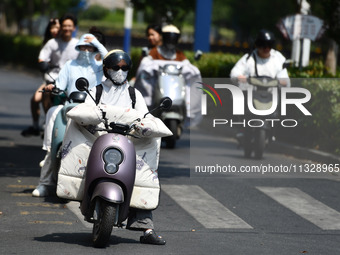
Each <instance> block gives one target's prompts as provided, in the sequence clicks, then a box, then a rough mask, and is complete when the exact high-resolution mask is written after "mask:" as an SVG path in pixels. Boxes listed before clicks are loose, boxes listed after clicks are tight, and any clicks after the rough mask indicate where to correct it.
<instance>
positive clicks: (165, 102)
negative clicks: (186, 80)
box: [159, 97, 172, 110]
mask: <svg viewBox="0 0 340 255" xmlns="http://www.w3.org/2000/svg"><path fill="white" fill-rule="evenodd" d="M171 106H172V100H171V98H170V97H163V98H162V100H161V104H160V105H159V107H160V108H161V109H162V110H169V109H170V108H171Z"/></svg>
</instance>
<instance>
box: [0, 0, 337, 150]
mask: <svg viewBox="0 0 340 255" xmlns="http://www.w3.org/2000/svg"><path fill="white" fill-rule="evenodd" d="M199 5H200V8H198V6H199ZM127 8H130V10H132V14H133V15H132V16H131V22H130V23H131V26H130V27H129V30H130V31H129V38H128V39H129V46H131V48H129V53H130V55H131V57H132V59H133V62H134V65H133V66H134V69H133V70H132V71H131V72H130V73H129V75H130V76H132V77H133V76H134V75H135V71H136V68H137V67H138V64H139V61H140V59H141V55H142V47H146V46H147V44H148V42H147V39H146V35H145V29H146V27H147V25H148V24H154V23H157V24H162V25H164V24H169V23H172V24H175V25H176V26H177V27H178V28H179V29H180V30H181V33H182V34H181V38H180V44H179V48H180V49H182V50H184V51H185V54H186V56H187V57H188V59H189V60H190V61H191V63H192V64H194V65H196V66H197V67H198V68H199V70H200V72H201V75H202V77H204V78H218V77H229V74H230V70H231V68H232V67H233V66H234V65H235V63H236V61H237V60H239V58H240V57H241V56H242V55H243V54H244V53H247V52H250V51H251V50H252V49H253V42H254V39H255V36H256V34H257V32H258V31H259V30H260V29H262V28H267V29H269V30H271V31H273V32H274V34H275V37H276V45H275V48H276V49H277V50H280V51H281V52H282V54H283V55H284V56H285V57H286V58H287V59H288V60H290V63H291V64H290V66H289V67H288V71H289V76H290V77H291V78H338V77H340V69H339V67H338V61H337V59H338V56H339V52H338V44H339V42H340V36H339V34H340V0H322V1H320V0H308V1H305V0H288V1H281V0H261V1H252V0H243V1H238V0H186V1H182V0H166V1H152V0H133V1H124V0H63V1H59V0H16V1H13V0H1V1H0V47H1V49H2V51H1V54H0V65H2V66H6V67H8V66H10V67H15V68H17V67H25V68H30V69H31V70H35V71H36V72H37V73H38V69H37V57H38V54H39V51H40V49H41V46H42V40H43V33H44V30H45V28H46V25H47V23H48V20H49V19H50V18H54V17H60V16H62V15H63V14H64V13H68V12H70V13H73V14H75V15H76V16H77V17H78V26H77V32H76V34H75V36H77V37H79V36H80V35H81V34H83V33H85V32H87V31H88V30H89V28H90V27H91V26H96V27H97V28H99V29H100V30H101V31H103V33H104V34H105V35H106V41H107V43H106V47H107V49H108V50H111V49H114V48H121V49H123V48H124V45H125V43H126V40H127V38H126V35H127V32H126V31H127V30H126V18H127V17H126V15H125V13H126V10H127ZM130 13H131V12H130ZM298 15H303V16H304V17H308V19H306V22H305V23H303V22H300V23H299V24H300V27H299V29H300V30H299V31H300V33H298V32H297V30H296V27H294V26H295V25H294V22H293V23H292V22H291V23H289V21H290V18H293V19H294V18H295V17H297V16H298ZM313 21H315V22H317V23H312V22H313ZM128 23H129V22H128ZM198 24H203V25H204V26H200V25H198ZM295 24H297V23H296V22H295ZM315 24H319V27H318V28H317V29H316V27H315ZM307 28H310V29H311V32H313V33H314V35H316V36H315V37H314V38H312V39H310V38H309V35H306V34H305V35H303V33H302V32H301V31H303V29H307ZM316 30H317V31H316ZM207 31H208V34H207V35H208V36H205V37H199V36H200V34H202V33H203V32H204V33H206V32H207ZM292 34H293V35H294V34H295V35H294V36H292ZM296 34H298V35H296ZM197 38H200V39H199V40H206V41H207V42H208V47H206V48H205V49H203V52H204V54H203V56H202V57H201V59H200V60H199V61H197V60H195V58H194V54H195V53H194V49H200V48H199V44H198V43H199V42H198V41H199V40H198V39H197ZM299 44H300V45H301V44H302V45H303V47H302V48H301V47H300V48H298V47H299ZM302 56H303V57H302ZM308 84H312V85H309V87H308V89H309V90H310V91H311V93H312V95H313V97H312V99H313V100H312V102H311V104H312V106H313V108H312V112H313V118H312V119H310V120H309V121H308V122H306V124H305V125H304V126H302V127H301V130H300V131H296V130H295V131H294V134H288V135H287V136H286V137H289V138H290V140H292V141H293V142H296V141H297V140H298V139H297V138H299V137H306V135H307V136H308V137H309V138H310V139H303V140H304V142H305V141H308V144H303V145H305V146H308V147H312V148H316V149H325V150H327V151H331V152H334V153H337V154H340V145H339V144H340V131H339V130H340V129H339V126H340V117H339V116H340V96H339V95H340V85H339V84H338V82H337V79H336V80H335V81H328V80H327V82H326V83H323V84H320V83H315V82H314V83H308ZM321 106H322V107H321Z"/></svg>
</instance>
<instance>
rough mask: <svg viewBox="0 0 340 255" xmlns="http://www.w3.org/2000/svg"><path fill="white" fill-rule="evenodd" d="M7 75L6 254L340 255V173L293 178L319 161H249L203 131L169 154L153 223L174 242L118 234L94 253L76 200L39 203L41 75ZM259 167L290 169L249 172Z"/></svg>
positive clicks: (0, 240) (3, 151)
mask: <svg viewBox="0 0 340 255" xmlns="http://www.w3.org/2000/svg"><path fill="white" fill-rule="evenodd" d="M0 77H1V79H0V98H1V100H0V117H1V118H0V199H1V203H0V244H1V245H0V254H252V255H253V254H256V255H257V254H258V255H262V254H271V255H272V254H284V255H286V254H318V255H319V254H332V255H333V254H339V252H340V203H339V202H340V199H339V192H340V189H339V187H340V183H339V180H340V174H339V173H329V172H327V173H311V172H306V171H304V172H299V171H295V172H294V171H293V170H294V169H299V167H301V166H303V167H305V166H309V167H311V166H312V164H315V163H317V162H315V161H313V159H311V160H308V161H306V160H305V161H302V160H299V159H295V158H294V157H293V156H291V155H290V153H289V151H287V153H283V154H276V153H272V152H270V151H267V152H266V153H265V157H264V159H263V160H260V161H259V160H253V159H245V158H243V157H242V154H243V153H242V151H241V150H238V149H237V148H236V143H235V140H234V139H232V138H230V137H224V136H221V135H218V134H207V133H206V132H201V131H200V130H192V131H191V132H189V131H186V132H185V133H184V135H183V136H182V138H181V140H180V141H179V142H178V145H177V148H176V149H174V150H167V149H162V151H161V158H160V166H159V175H160V181H161V185H162V192H161V199H160V205H159V207H158V208H157V210H155V211H154V222H155V226H156V231H157V233H158V234H160V235H162V236H163V237H164V238H165V239H166V240H167V244H166V245H165V246H150V245H142V244H140V243H139V236H140V234H141V233H139V232H132V231H127V230H125V229H114V230H113V232H112V237H111V240H110V244H109V246H108V247H107V248H105V249H95V248H93V247H92V244H91V231H92V230H91V226H89V224H85V223H84V222H83V221H82V220H81V217H78V216H79V210H78V208H77V207H78V205H79V204H78V203H76V202H72V203H64V202H63V201H61V200H59V199H58V198H57V197H48V198H33V197H32V196H31V192H32V190H33V189H34V187H35V186H36V185H37V184H38V179H39V173H40V169H39V166H38V164H39V161H40V160H41V159H42V158H43V157H44V152H43V151H42V149H41V144H42V140H41V139H40V138H39V137H31V138H23V137H21V136H20V132H21V130H22V129H24V128H25V127H27V126H28V125H30V124H31V118H30V110H29V100H30V97H31V95H32V93H33V91H34V90H35V88H36V87H38V85H39V84H40V82H41V79H40V77H39V76H38V75H37V74H35V73H29V72H27V71H26V72H24V71H13V70H7V69H5V68H0ZM252 166H257V168H255V167H253V169H261V170H262V171H264V170H265V169H267V170H268V169H270V167H272V168H271V169H276V170H278V169H283V170H287V169H290V172H283V171H282V172H274V173H265V174H263V173H261V172H260V173H254V172H252V173H250V172H241V169H244V170H246V169H248V170H249V169H251V167H252ZM315 166H317V165H315ZM190 167H191V172H190ZM204 167H205V168H204ZM213 167H215V168H213ZM218 167H220V168H218ZM223 167H224V168H223ZM228 167H229V169H231V170H233V172H230V171H229V172H228V171H227V169H228ZM266 167H267V168H266ZM207 169H209V172H207ZM216 169H224V170H225V171H224V172H222V173H216ZM212 171H215V172H212Z"/></svg>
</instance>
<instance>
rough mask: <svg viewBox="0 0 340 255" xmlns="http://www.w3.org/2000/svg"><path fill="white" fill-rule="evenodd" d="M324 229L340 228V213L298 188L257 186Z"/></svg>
mask: <svg viewBox="0 0 340 255" xmlns="http://www.w3.org/2000/svg"><path fill="white" fill-rule="evenodd" d="M256 188H257V189H258V190H260V191H262V192H263V193H265V194H266V195H268V196H269V197H271V198H272V199H274V200H275V201H277V202H278V203H280V204H281V205H283V206H285V207H287V208H289V209H290V210H292V211H293V212H295V213H296V214H298V215H300V216H301V217H303V218H304V219H306V220H308V221H310V222H311V223H313V224H315V225H316V226H318V227H319V228H321V229H323V230H340V213H339V212H338V211H336V210H334V209H332V208H330V207H328V206H327V205H325V204H323V203H321V202H320V201H318V200H316V199H314V198H313V197H311V196H309V195H308V194H306V193H304V192H302V191H301V190H299V189H297V188H285V187H256Z"/></svg>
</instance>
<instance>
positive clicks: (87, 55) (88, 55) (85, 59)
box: [77, 51, 94, 65]
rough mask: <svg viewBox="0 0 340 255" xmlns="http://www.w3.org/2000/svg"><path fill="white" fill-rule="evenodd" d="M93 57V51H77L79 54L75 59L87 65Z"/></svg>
mask: <svg viewBox="0 0 340 255" xmlns="http://www.w3.org/2000/svg"><path fill="white" fill-rule="evenodd" d="M93 57H94V56H93V52H89V51H79V55H78V58H77V59H78V61H79V62H80V63H81V64H85V65H89V64H90V63H91V59H92V58H93Z"/></svg>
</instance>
